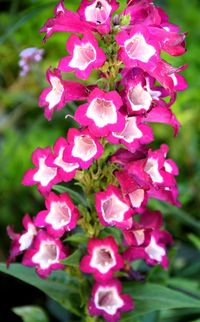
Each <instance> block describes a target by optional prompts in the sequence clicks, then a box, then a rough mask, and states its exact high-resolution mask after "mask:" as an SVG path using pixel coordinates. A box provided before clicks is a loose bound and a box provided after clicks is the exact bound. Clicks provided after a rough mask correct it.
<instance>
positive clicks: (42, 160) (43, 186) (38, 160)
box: [22, 147, 61, 194]
mask: <svg viewBox="0 0 200 322" xmlns="http://www.w3.org/2000/svg"><path fill="white" fill-rule="evenodd" d="M50 155H52V152H51V148H50V147H47V148H44V149H41V148H37V149H36V150H35V151H34V152H33V154H32V161H33V164H34V165H35V167H36V168H35V169H29V170H28V171H27V172H26V173H25V174H24V176H23V179H22V183H23V184H24V185H25V186H32V185H34V184H37V185H38V190H39V191H40V192H41V193H42V194H46V193H48V192H49V191H50V190H51V187H52V186H53V185H54V184H57V183H58V182H60V181H61V180H60V177H59V175H58V168H57V167H56V166H53V167H51V166H48V165H47V158H48V157H49V156H50Z"/></svg>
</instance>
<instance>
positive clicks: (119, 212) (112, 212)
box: [101, 194, 129, 223]
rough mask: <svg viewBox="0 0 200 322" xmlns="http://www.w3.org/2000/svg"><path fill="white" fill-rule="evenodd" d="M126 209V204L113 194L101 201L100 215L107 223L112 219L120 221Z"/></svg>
mask: <svg viewBox="0 0 200 322" xmlns="http://www.w3.org/2000/svg"><path fill="white" fill-rule="evenodd" d="M128 210H129V207H128V205H127V204H125V203H124V202H123V201H121V200H120V199H119V198H118V197H117V196H116V195H114V194H112V195H111V196H110V197H108V198H107V199H105V200H102V202H101V211H102V215H103V218H104V220H105V221H106V222H108V223H112V221H117V222H122V221H123V220H124V214H125V213H126V212H127V211H128Z"/></svg>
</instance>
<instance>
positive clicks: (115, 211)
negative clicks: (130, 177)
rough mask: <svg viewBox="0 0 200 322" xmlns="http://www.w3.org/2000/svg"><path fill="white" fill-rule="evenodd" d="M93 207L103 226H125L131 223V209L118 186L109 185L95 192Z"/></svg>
mask: <svg viewBox="0 0 200 322" xmlns="http://www.w3.org/2000/svg"><path fill="white" fill-rule="evenodd" d="M95 207H96V210H97V213H98V217H99V220H100V223H101V224H102V225H104V226H116V227H118V228H127V227H130V226H131V224H132V218H131V216H132V214H133V210H132V209H131V208H130V204H129V202H128V199H125V198H123V196H122V193H121V191H120V189H119V188H117V187H115V186H113V185H109V186H108V187H107V189H106V191H100V192H97V193H96V194H95Z"/></svg>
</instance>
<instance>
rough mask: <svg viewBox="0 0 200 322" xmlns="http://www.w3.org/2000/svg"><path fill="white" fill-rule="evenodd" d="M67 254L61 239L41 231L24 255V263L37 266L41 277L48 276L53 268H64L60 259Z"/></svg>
mask: <svg viewBox="0 0 200 322" xmlns="http://www.w3.org/2000/svg"><path fill="white" fill-rule="evenodd" d="M66 256H67V251H66V249H64V247H63V245H62V243H61V241H60V240H59V239H55V238H53V237H51V236H49V235H48V234H47V233H45V232H44V231H40V232H39V233H38V234H37V236H36V237H35V239H34V242H33V244H32V246H31V248H30V249H28V250H27V251H26V252H25V254H24V257H23V260H22V264H23V265H25V266H31V267H35V268H36V272H37V274H38V275H39V276H40V277H41V278H45V277H47V276H48V275H49V274H50V273H51V272H52V271H53V270H58V269H63V268H64V264H61V263H60V260H62V259H64V258H65V257H66Z"/></svg>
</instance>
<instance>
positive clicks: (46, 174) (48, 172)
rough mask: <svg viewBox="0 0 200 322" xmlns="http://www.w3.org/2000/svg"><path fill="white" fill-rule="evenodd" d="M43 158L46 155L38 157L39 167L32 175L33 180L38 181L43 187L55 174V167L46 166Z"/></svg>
mask: <svg viewBox="0 0 200 322" xmlns="http://www.w3.org/2000/svg"><path fill="white" fill-rule="evenodd" d="M45 160H46V157H43V158H40V159H39V169H38V171H37V172H36V173H35V174H34V176H33V180H34V181H36V182H40V183H41V185H42V186H43V187H46V186H48V184H49V182H50V181H51V180H53V179H54V178H55V176H56V175H57V169H56V168H51V167H48V166H47V165H46V164H45Z"/></svg>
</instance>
